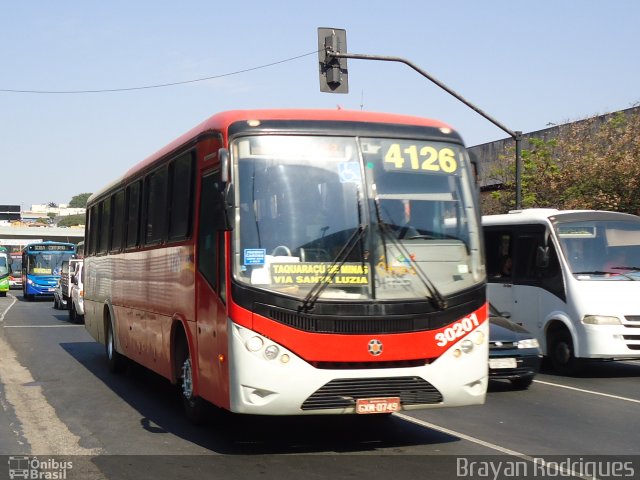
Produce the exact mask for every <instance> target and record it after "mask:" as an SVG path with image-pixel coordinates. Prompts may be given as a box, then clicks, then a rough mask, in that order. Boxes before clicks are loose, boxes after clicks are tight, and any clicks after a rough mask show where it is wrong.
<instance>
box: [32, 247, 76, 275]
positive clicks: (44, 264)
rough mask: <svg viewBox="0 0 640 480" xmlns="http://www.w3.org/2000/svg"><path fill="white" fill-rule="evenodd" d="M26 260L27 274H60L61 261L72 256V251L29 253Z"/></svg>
mask: <svg viewBox="0 0 640 480" xmlns="http://www.w3.org/2000/svg"><path fill="white" fill-rule="evenodd" d="M27 258H28V260H27V274H29V275H35V276H49V275H60V272H61V271H62V262H64V261H66V260H69V259H70V258H73V254H72V253H50V252H38V253H30V254H29V255H28V257H27Z"/></svg>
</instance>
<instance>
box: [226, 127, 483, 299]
mask: <svg viewBox="0 0 640 480" xmlns="http://www.w3.org/2000/svg"><path fill="white" fill-rule="evenodd" d="M231 152H232V159H233V165H234V179H235V184H236V190H235V192H236V199H235V202H236V203H235V205H236V225H235V230H234V231H235V247H234V256H235V259H234V260H235V261H234V275H235V277H236V279H238V280H239V281H241V282H244V283H247V284H249V285H252V286H254V287H258V288H263V289H267V290H273V291H278V292H281V293H285V294H288V295H293V296H296V297H299V298H304V296H305V295H307V293H308V292H309V290H310V289H311V288H312V287H313V286H314V285H315V284H317V283H318V282H321V283H326V284H327V285H326V288H324V290H323V292H322V294H321V297H320V298H336V299H340V298H360V299H373V298H376V299H424V298H425V297H428V296H429V295H430V290H429V288H428V286H427V285H425V283H426V282H425V279H424V278H423V277H427V279H428V280H429V281H430V282H432V283H433V285H434V286H435V288H436V289H437V290H439V291H440V292H441V293H442V294H444V295H447V294H451V293H453V292H455V291H459V290H462V289H465V288H469V287H470V286H472V285H474V284H476V283H479V282H481V281H482V274H481V273H480V272H481V271H482V268H481V261H480V254H479V252H480V248H479V244H478V226H477V221H476V209H475V205H474V200H473V192H472V190H471V188H470V187H469V184H470V181H469V176H468V175H469V173H468V171H467V167H466V165H467V163H466V157H465V155H466V154H465V153H464V150H463V149H462V148H461V147H459V146H457V145H453V144H447V143H441V142H440V143H439V142H425V141H408V140H393V139H376V138H359V139H358V138H349V137H320V136H318V137H308V136H305V137H296V136H268V137H267V136H255V137H244V138H241V139H238V140H236V141H234V142H233V143H232V149H231ZM338 260H341V261H338Z"/></svg>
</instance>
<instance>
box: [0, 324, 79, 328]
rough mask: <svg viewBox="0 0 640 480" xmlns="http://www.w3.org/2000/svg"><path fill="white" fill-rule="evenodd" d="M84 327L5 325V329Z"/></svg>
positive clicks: (67, 326) (66, 326) (76, 326)
mask: <svg viewBox="0 0 640 480" xmlns="http://www.w3.org/2000/svg"><path fill="white" fill-rule="evenodd" d="M69 327H75V328H78V327H84V325H5V326H4V328H69Z"/></svg>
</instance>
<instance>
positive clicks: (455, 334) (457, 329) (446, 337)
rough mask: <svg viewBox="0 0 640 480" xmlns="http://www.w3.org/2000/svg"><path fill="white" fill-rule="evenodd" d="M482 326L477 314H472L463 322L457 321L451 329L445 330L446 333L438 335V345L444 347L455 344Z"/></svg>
mask: <svg viewBox="0 0 640 480" xmlns="http://www.w3.org/2000/svg"><path fill="white" fill-rule="evenodd" d="M478 326H480V322H479V321H478V317H477V316H476V314H475V313H472V314H471V315H469V316H468V317H464V318H463V319H462V320H459V321H457V322H456V323H454V324H452V325H451V326H450V327H447V328H445V329H444V331H442V332H439V333H437V334H436V340H437V341H438V342H437V343H436V345H438V346H439V347H444V346H445V345H446V344H447V343H449V342H453V341H455V340H457V339H458V338H460V337H464V336H465V335H466V334H467V333H469V332H470V331H471V330H473V329H474V328H476V327H478Z"/></svg>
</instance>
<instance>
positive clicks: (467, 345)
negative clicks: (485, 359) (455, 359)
mask: <svg viewBox="0 0 640 480" xmlns="http://www.w3.org/2000/svg"><path fill="white" fill-rule="evenodd" d="M460 349H461V350H462V351H463V352H464V353H469V352H470V351H471V350H473V342H472V341H471V340H469V339H467V340H464V341H463V342H462V343H461V344H460Z"/></svg>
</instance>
